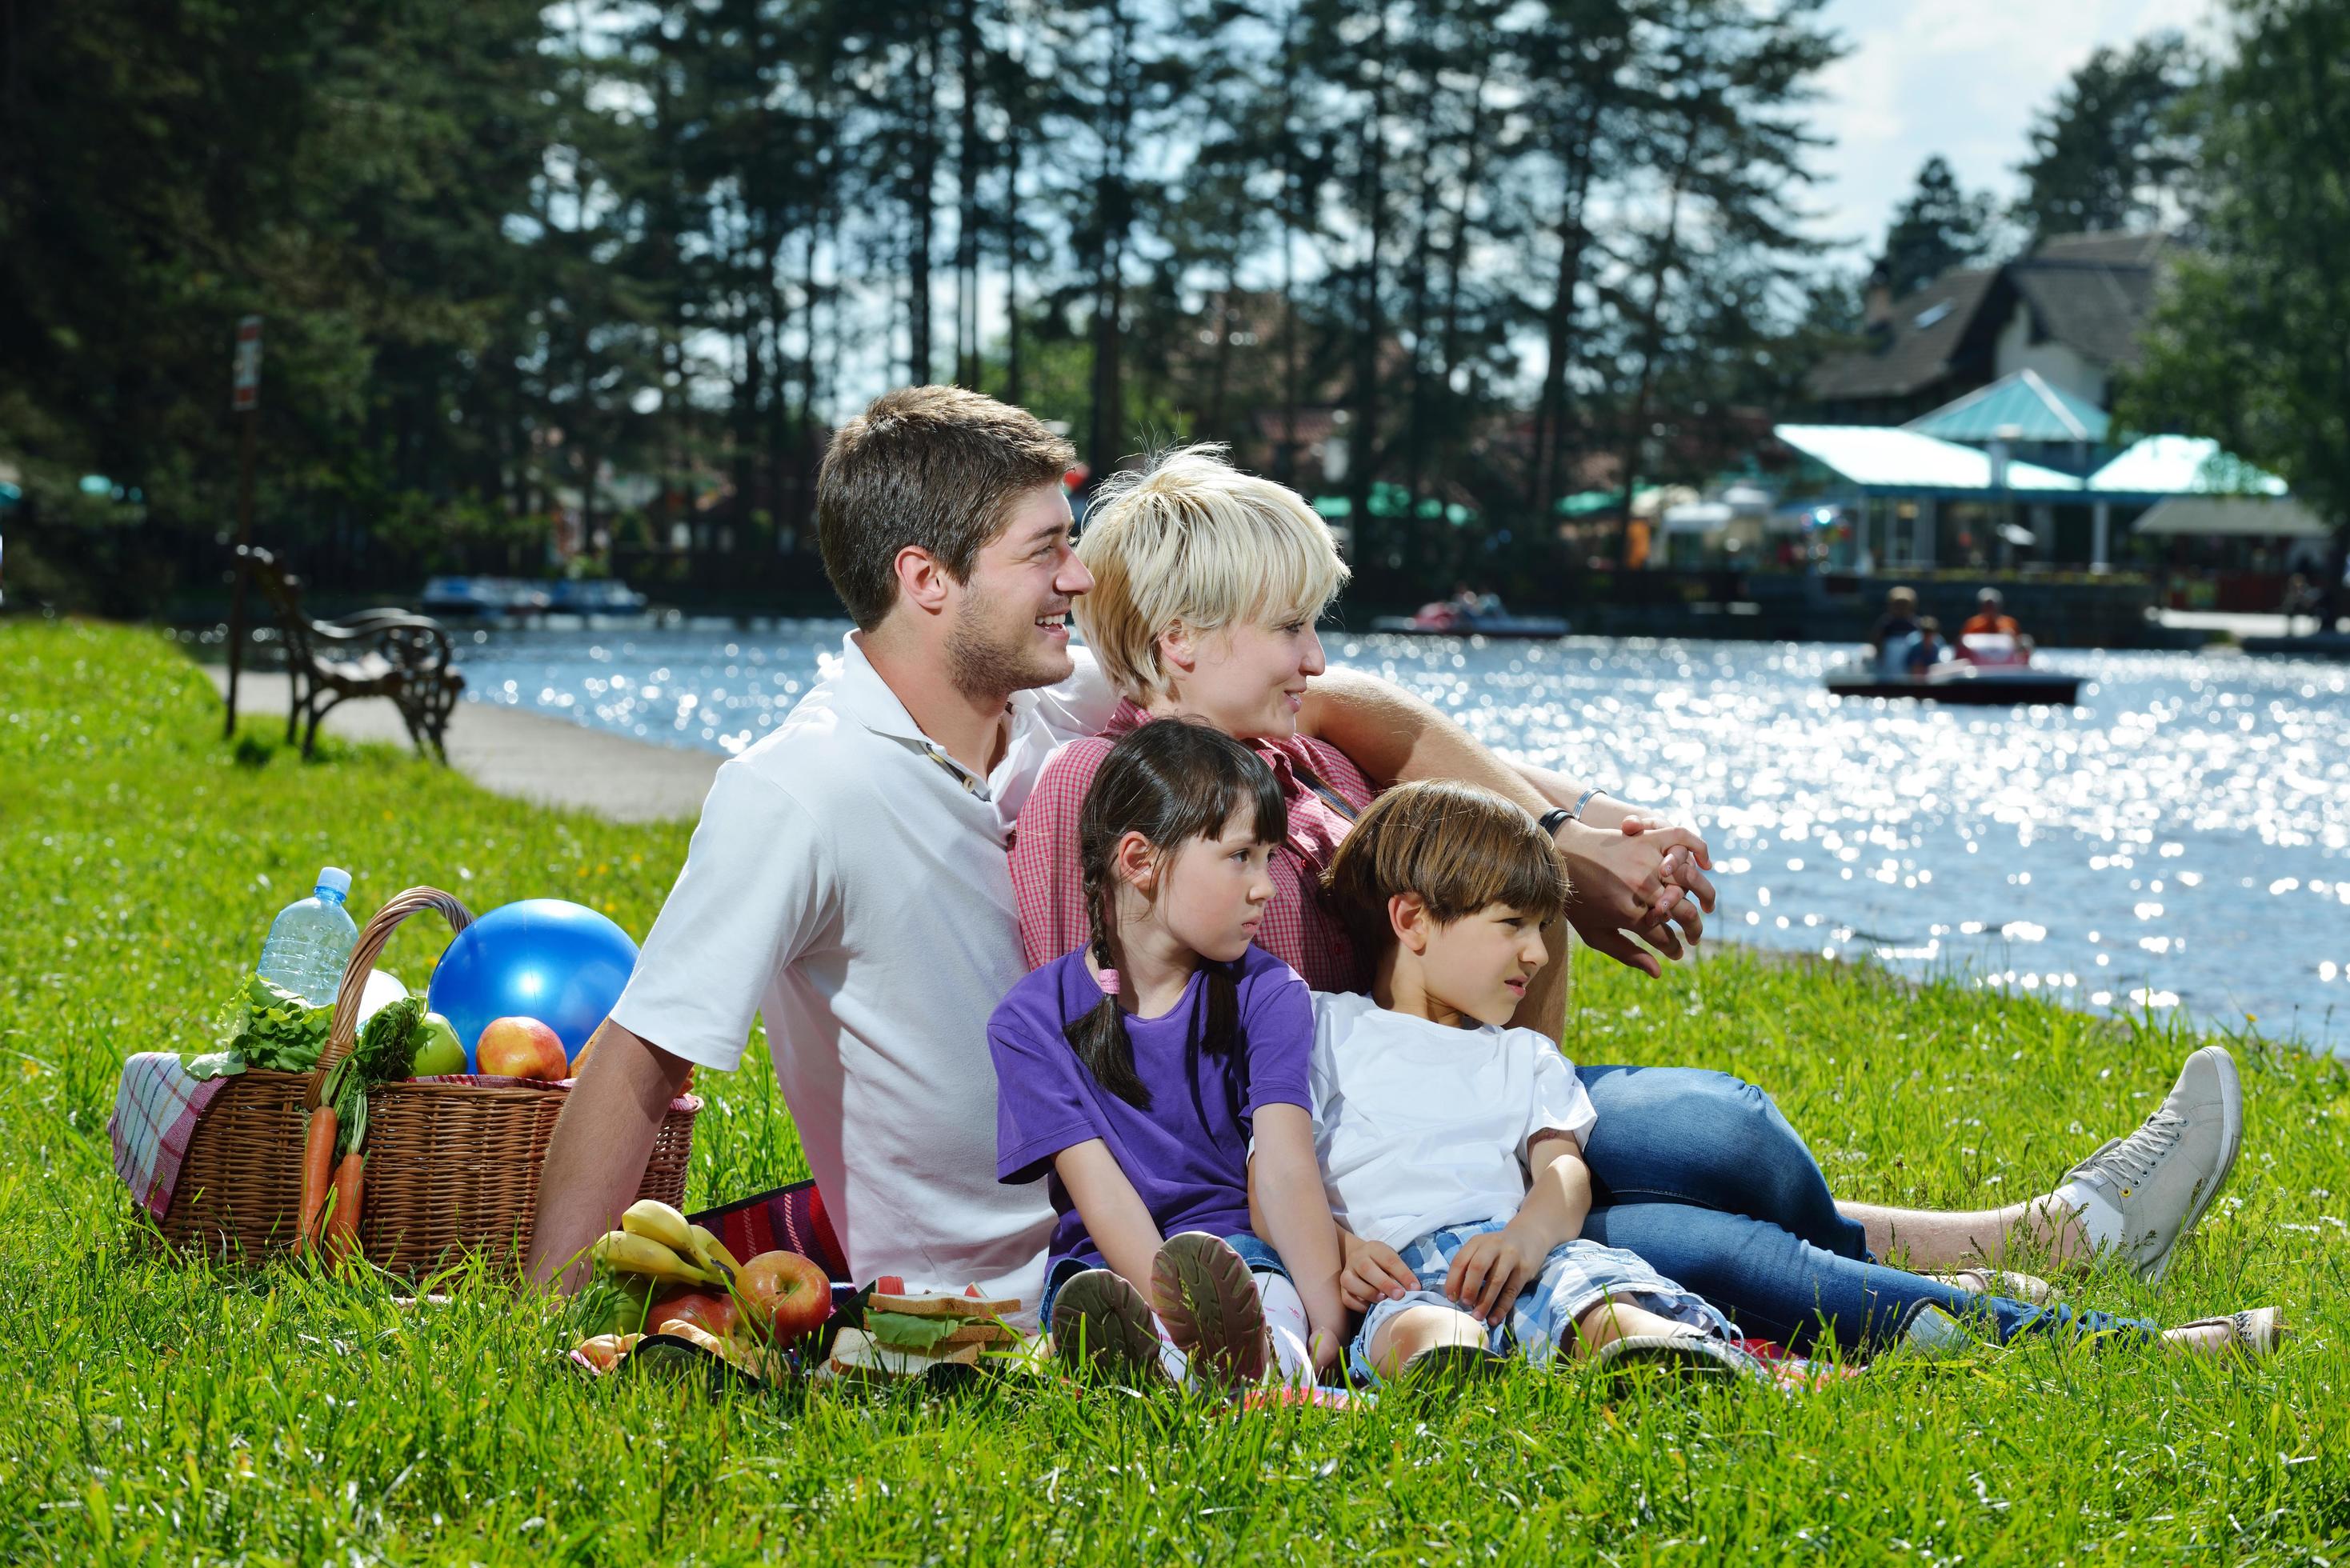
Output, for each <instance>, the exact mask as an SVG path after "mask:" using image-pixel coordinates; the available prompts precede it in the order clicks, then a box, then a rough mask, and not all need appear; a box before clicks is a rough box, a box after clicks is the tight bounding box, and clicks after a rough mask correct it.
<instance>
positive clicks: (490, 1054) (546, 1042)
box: [473, 1018, 571, 1084]
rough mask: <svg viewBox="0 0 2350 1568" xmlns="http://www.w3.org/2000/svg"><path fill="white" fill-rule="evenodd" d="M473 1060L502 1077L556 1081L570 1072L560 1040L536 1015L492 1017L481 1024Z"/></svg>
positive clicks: (488, 1071) (486, 1071)
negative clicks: (479, 1037) (533, 1016)
mask: <svg viewBox="0 0 2350 1568" xmlns="http://www.w3.org/2000/svg"><path fill="white" fill-rule="evenodd" d="M473 1059H474V1060H475V1061H477V1062H479V1063H480V1064H482V1071H483V1072H484V1073H490V1074H494V1075H497V1076H499V1077H503V1078H538V1079H542V1080H544V1081H546V1082H547V1083H550V1084H552V1083H556V1082H559V1081H560V1080H562V1079H565V1078H567V1077H569V1076H570V1075H571V1063H570V1060H569V1058H567V1057H566V1056H565V1055H564V1054H563V1042H562V1041H561V1040H560V1039H558V1038H556V1033H555V1031H554V1030H552V1029H549V1028H548V1027H547V1026H546V1024H544V1023H540V1022H539V1021H538V1020H537V1019H536V1018H493V1019H492V1020H490V1022H489V1023H485V1024H484V1025H483V1026H482V1037H481V1039H480V1040H478V1041H477V1042H475V1043H474V1046H473Z"/></svg>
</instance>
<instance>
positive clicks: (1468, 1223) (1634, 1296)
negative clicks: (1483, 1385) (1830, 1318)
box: [1311, 783, 1767, 1380]
mask: <svg viewBox="0 0 2350 1568" xmlns="http://www.w3.org/2000/svg"><path fill="white" fill-rule="evenodd" d="M1325 885H1326V888H1327V890H1328V892H1329V894H1330V897H1331V900H1332V902H1333V904H1334V905H1335V906H1336V910H1337V912H1338V914H1339V916H1340V918H1341V919H1345V920H1346V921H1347V924H1348V926H1349V927H1350V928H1351V929H1353V930H1354V932H1355V933H1356V940H1357V942H1359V943H1360V944H1361V946H1362V949H1363V950H1364V951H1366V952H1375V953H1376V954H1377V955H1378V957H1377V959H1376V962H1375V969H1374V976H1375V978H1374V981H1373V984H1372V992H1371V995H1369V996H1367V997H1365V996H1354V995H1341V994H1331V993H1316V994H1315V998H1314V1004H1315V1041H1314V1058H1313V1065H1312V1070H1311V1087H1312V1093H1313V1098H1314V1112H1315V1147H1316V1152H1317V1153H1318V1154H1319V1155H1320V1157H1321V1160H1322V1168H1323V1172H1324V1178H1325V1181H1326V1186H1327V1188H1328V1190H1329V1196H1330V1206H1331V1209H1332V1210H1333V1211H1334V1212H1335V1213H1336V1216H1337V1218H1338V1220H1339V1222H1340V1223H1341V1224H1342V1225H1343V1226H1345V1227H1346V1228H1347V1231H1350V1232H1351V1233H1352V1234H1353V1235H1354V1236H1355V1237H1357V1238H1358V1239H1359V1240H1358V1241H1357V1242H1355V1243H1353V1244H1351V1245H1350V1246H1349V1247H1348V1249H1347V1251H1348V1254H1349V1256H1348V1261H1347V1266H1346V1268H1345V1270H1344V1271H1343V1273H1342V1278H1341V1281H1340V1288H1341V1291H1342V1293H1345V1294H1346V1295H1347V1299H1348V1302H1349V1304H1350V1305H1354V1306H1357V1307H1362V1306H1367V1307H1368V1309H1369V1310H1368V1311H1367V1313H1366V1314H1365V1315H1364V1318H1363V1322H1362V1326H1361V1328H1360V1329H1359V1330H1358V1331H1357V1334H1356V1336H1355V1340H1354V1344H1353V1347H1352V1349H1351V1351H1350V1353H1349V1357H1348V1359H1349V1364H1350V1366H1351V1367H1352V1369H1353V1370H1354V1372H1355V1374H1356V1375H1357V1376H1360V1377H1363V1378H1365V1379H1366V1380H1370V1379H1376V1378H1381V1377H1394V1376H1399V1374H1401V1373H1404V1372H1406V1371H1409V1372H1413V1373H1419V1372H1423V1371H1432V1372H1437V1373H1440V1374H1441V1375H1448V1376H1458V1375H1463V1374H1473V1373H1477V1372H1482V1371H1485V1370H1489V1369H1492V1368H1493V1367H1497V1366H1501V1365H1502V1364H1503V1362H1504V1361H1505V1360H1506V1355H1505V1353H1506V1352H1507V1351H1508V1350H1509V1349H1511V1348H1512V1347H1514V1348H1515V1350H1516V1351H1517V1352H1518V1353H1519V1354H1520V1355H1523V1356H1524V1357H1525V1358H1526V1359H1527V1360H1528V1361H1530V1362H1533V1363H1535V1364H1536V1365H1540V1364H1543V1363H1545V1362H1547V1361H1549V1360H1550V1358H1551V1357H1552V1356H1553V1355H1555V1354H1557V1353H1558V1352H1560V1351H1562V1350H1563V1351H1565V1352H1566V1353H1567V1354H1568V1355H1589V1356H1592V1357H1593V1358H1595V1359H1596V1360H1597V1361H1599V1362H1601V1363H1603V1364H1609V1363H1612V1364H1617V1365H1621V1364H1625V1363H1628V1362H1634V1361H1662V1362H1668V1363H1672V1364H1677V1365H1679V1366H1682V1367H1685V1368H1688V1369H1690V1370H1694V1371H1700V1372H1704V1373H1708V1374H1711V1375H1715V1376H1754V1377H1758V1378H1762V1377H1765V1376H1767V1375H1766V1374H1765V1373H1763V1370H1762V1368H1761V1367H1760V1366H1759V1365H1758V1364H1757V1363H1756V1362H1755V1361H1754V1360H1753V1359H1752V1357H1750V1356H1748V1355H1746V1354H1745V1353H1744V1352H1743V1351H1742V1350H1741V1349H1739V1348H1738V1347H1737V1346H1736V1345H1734V1344H1733V1343H1732V1341H1733V1338H1734V1335H1733V1334H1732V1331H1731V1326H1730V1324H1729V1321H1728V1320H1727V1319H1726V1318H1724V1317H1723V1316H1722V1314H1721V1313H1720V1312H1718V1311H1717V1310H1715V1309H1714V1308H1713V1307H1712V1306H1711V1305H1709V1304H1708V1303H1706V1302H1704V1301H1702V1300H1700V1298H1698V1297H1697V1296H1695V1295H1692V1294H1690V1293H1689V1292H1687V1291H1685V1290H1682V1289H1681V1288H1680V1287H1679V1285H1676V1284H1674V1283H1673V1282H1671V1281H1669V1280H1668V1279H1665V1278H1663V1277H1662V1276H1661V1275H1659V1274H1658V1273H1657V1272H1656V1271H1654V1270H1653V1269H1651V1268H1649V1267H1648V1264H1646V1263H1645V1262H1641V1261H1640V1260H1639V1259H1638V1258H1637V1257H1635V1256H1634V1255H1632V1254H1631V1253H1629V1252H1626V1251H1619V1250H1617V1249H1615V1248H1611V1247H1604V1246H1601V1245H1599V1244H1598V1243H1596V1242H1594V1241H1581V1240H1578V1239H1577V1237H1578V1234H1579V1232H1580V1231H1581V1229H1582V1225H1583V1219H1584V1216H1585V1214H1586V1212H1587V1211H1588V1210H1589V1209H1590V1207H1591V1177H1590V1173H1589V1171H1588V1170H1587V1169H1586V1168H1585V1166H1584V1163H1583V1158H1582V1149H1583V1140H1584V1138H1585V1137H1586V1135H1587V1134H1588V1133H1589V1131H1590V1129H1591V1127H1592V1125H1593V1123H1594V1121H1595V1120H1596V1114H1595V1112H1594V1110H1593V1108H1592V1104H1591V1099H1590V1096H1588V1095H1587V1094H1586V1092H1585V1091H1584V1088H1583V1085H1582V1084H1581V1083H1580V1082H1579V1081H1578V1080H1577V1078H1576V1077H1575V1069H1574V1067H1573V1066H1572V1065H1571V1064H1569V1063H1568V1062H1567V1061H1566V1059H1565V1057H1564V1056H1562V1055H1560V1054H1559V1053H1558V1050H1557V1048H1556V1047H1555V1046H1554V1045H1553V1044H1551V1043H1550V1042H1549V1041H1548V1040H1546V1039H1544V1038H1543V1037H1542V1036H1541V1035H1539V1034H1536V1033H1534V1031H1532V1030H1530V1029H1510V1028H1506V1027H1504V1025H1505V1024H1506V1023H1508V1021H1509V1018H1510V1016H1511V1014H1512V1013H1513V1012H1514V1011H1515V1010H1516V1008H1517V1005H1518V1002H1519V1000H1520V998H1521V997H1522V996H1523V994H1524V992H1525V987H1526V982H1527V981H1528V980H1529V979H1530V978H1531V977H1532V976H1533V975H1534V973H1535V972H1536V971H1538V970H1540V969H1541V968H1542V966H1543V964H1544V961H1546V960H1547V958H1548V956H1549V955H1548V953H1547V952H1546V951H1545V950H1544V942H1543V938H1542V928H1543V926H1544V923H1545V922H1547V921H1549V920H1550V919H1553V918H1554V917H1555V916H1556V915H1557V913H1558V911H1559V909H1560V907H1561V906H1562V904H1563V903H1564V902H1565V897H1566V886H1565V875H1564V873H1563V871H1562V869H1561V867H1560V864H1559V860H1558V856H1557V852H1556V851H1555V849H1554V848H1553V847H1552V846H1551V845H1550V843H1549V841H1548V840H1547V839H1546V838H1545V837H1544V834H1543V832H1542V830H1541V829H1540V828H1539V827H1538V826H1535V824H1534V821H1533V820H1532V819H1531V818H1529V817H1528V816H1527V815H1525V813H1524V812H1523V811H1521V810H1519V809H1518V808H1517V807H1516V806H1514V805H1511V804H1510V803H1508V802H1507V801H1504V800H1503V799H1501V798H1500V797H1499V796H1496V795H1493V794H1488V793H1486V792H1485V791H1483V790H1480V789H1476V788H1473V787H1471V786H1468V785H1463V784H1444V783H1430V784H1409V785H1406V786H1404V787H1401V788H1399V789H1395V790H1391V791H1389V792H1388V794H1386V795H1384V796H1382V797H1381V798H1380V799H1379V800H1378V803H1377V804H1375V805H1373V806H1372V807H1371V808H1370V809H1369V810H1368V811H1367V812H1365V813H1364V814H1363V816H1362V819H1361V821H1360V822H1358V823H1357V825H1356V826H1355V829H1354V832H1353V833H1352V834H1350V835H1349V836H1347V841H1346V842H1345V844H1344V845H1342V846H1340V848H1339V850H1338V854H1337V857H1336V860H1335V861H1334V862H1333V863H1332V865H1331V867H1330V870H1329V873H1328V875H1327V877H1326V879H1325ZM1405 1278H1409V1280H1410V1282H1411V1283H1410V1285H1409V1287H1407V1288H1406V1289H1404V1290H1402V1291H1401V1292H1399V1293H1397V1294H1396V1295H1394V1296H1393V1297H1390V1296H1389V1295H1388V1294H1387V1293H1385V1292H1386V1291H1387V1288H1388V1281H1389V1280H1393V1281H1394V1282H1396V1283H1399V1284H1400V1283H1401V1282H1403V1280H1404V1279H1405Z"/></svg>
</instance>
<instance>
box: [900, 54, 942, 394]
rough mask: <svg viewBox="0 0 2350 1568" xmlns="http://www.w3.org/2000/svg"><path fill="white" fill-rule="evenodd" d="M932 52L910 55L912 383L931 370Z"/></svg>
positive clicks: (935, 174) (935, 151) (935, 138)
mask: <svg viewBox="0 0 2350 1568" xmlns="http://www.w3.org/2000/svg"><path fill="white" fill-rule="evenodd" d="M914 58H915V60H916V62H917V64H916V68H915V71H914V82H915V95H916V105H915V113H914V135H913V144H914V145H913V160H914V167H913V173H912V178H911V179H910V181H909V182H908V186H907V191H906V210H907V215H908V216H909V217H910V218H911V219H912V220H913V235H912V238H911V242H910V244H909V245H908V246H907V252H906V370H907V379H909V380H911V381H914V382H916V383H924V382H928V381H929V380H930V379H931V368H932V361H931V343H932V334H931V249H932V246H933V245H934V244H935V243H936V240H935V236H934V234H933V230H934V228H935V225H936V222H937V216H938V178H939V128H938V109H939V101H938V81H937V75H936V67H935V61H934V59H933V57H932V55H931V44H930V42H929V40H927V39H925V40H924V41H923V42H922V43H921V44H920V46H919V47H917V48H916V49H915V51H914Z"/></svg>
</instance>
